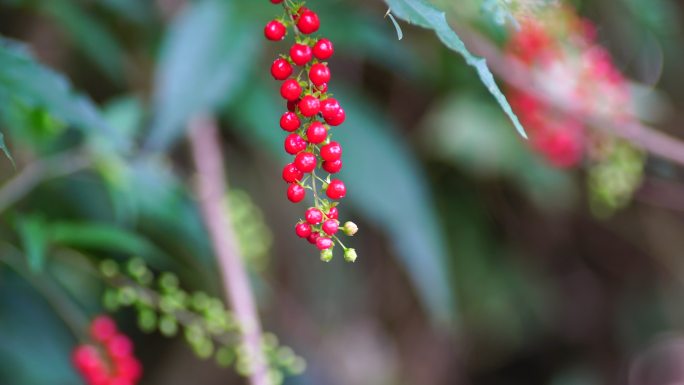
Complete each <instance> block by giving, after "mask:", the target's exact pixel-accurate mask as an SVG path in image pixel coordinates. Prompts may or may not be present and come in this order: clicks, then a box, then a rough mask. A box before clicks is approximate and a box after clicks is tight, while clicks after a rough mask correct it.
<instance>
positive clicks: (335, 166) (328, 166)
mask: <svg viewBox="0 0 684 385" xmlns="http://www.w3.org/2000/svg"><path fill="white" fill-rule="evenodd" d="M321 167H323V170H325V171H326V172H329V173H331V174H337V173H338V172H340V170H342V160H341V159H337V160H326V161H324V162H323V164H321Z"/></svg>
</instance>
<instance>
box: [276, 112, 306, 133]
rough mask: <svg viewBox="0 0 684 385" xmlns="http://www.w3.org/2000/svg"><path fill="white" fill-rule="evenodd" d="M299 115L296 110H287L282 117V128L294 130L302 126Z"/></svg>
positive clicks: (289, 130)
mask: <svg viewBox="0 0 684 385" xmlns="http://www.w3.org/2000/svg"><path fill="white" fill-rule="evenodd" d="M301 124H302V123H301V121H300V120H299V117H298V116H297V114H295V113H294V112H289V111H288V112H286V113H284V114H283V116H281V117H280V128H282V129H283V130H285V131H288V132H292V131H294V130H296V129H298V128H299V126H301Z"/></svg>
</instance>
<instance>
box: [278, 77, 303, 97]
mask: <svg viewBox="0 0 684 385" xmlns="http://www.w3.org/2000/svg"><path fill="white" fill-rule="evenodd" d="M301 94H302V87H301V86H300V85H299V83H298V82H297V80H295V79H287V80H285V81H284V82H283V84H282V85H281V86H280V96H282V97H283V99H286V100H288V101H295V100H297V99H299V95H301Z"/></svg>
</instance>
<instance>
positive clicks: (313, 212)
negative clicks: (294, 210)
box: [304, 207, 323, 225]
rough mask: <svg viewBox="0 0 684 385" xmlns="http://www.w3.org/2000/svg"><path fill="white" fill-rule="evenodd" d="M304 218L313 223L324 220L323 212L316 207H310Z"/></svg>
mask: <svg viewBox="0 0 684 385" xmlns="http://www.w3.org/2000/svg"><path fill="white" fill-rule="evenodd" d="M304 219H306V221H307V222H309V223H310V224H312V225H317V224H319V223H321V222H323V213H322V212H321V210H319V209H317V208H315V207H309V208H308V209H307V210H306V212H305V213H304Z"/></svg>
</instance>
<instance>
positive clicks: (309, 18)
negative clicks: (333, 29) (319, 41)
mask: <svg viewBox="0 0 684 385" xmlns="http://www.w3.org/2000/svg"><path fill="white" fill-rule="evenodd" d="M320 26H321V22H320V20H319V19H318V15H317V14H316V12H314V11H312V10H310V9H306V10H304V11H300V13H299V18H298V19H297V28H298V29H299V31H300V32H301V33H303V34H305V35H308V34H310V33H314V32H316V31H318V28H319V27H320Z"/></svg>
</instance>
